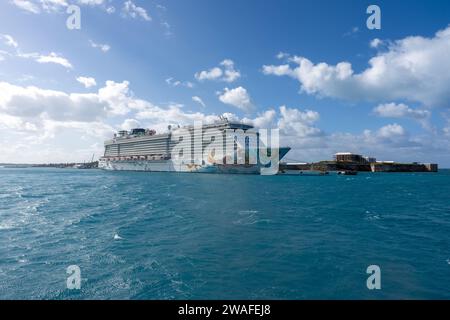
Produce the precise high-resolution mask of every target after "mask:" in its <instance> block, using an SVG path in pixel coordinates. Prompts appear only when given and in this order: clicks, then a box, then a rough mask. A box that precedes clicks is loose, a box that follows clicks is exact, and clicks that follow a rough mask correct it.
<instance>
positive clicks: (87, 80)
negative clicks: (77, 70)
mask: <svg viewBox="0 0 450 320" xmlns="http://www.w3.org/2000/svg"><path fill="white" fill-rule="evenodd" d="M77 81H78V82H79V83H81V84H82V85H84V87H85V88H90V87H95V86H96V85H97V82H96V81H95V79H94V78H92V77H78V78H77Z"/></svg>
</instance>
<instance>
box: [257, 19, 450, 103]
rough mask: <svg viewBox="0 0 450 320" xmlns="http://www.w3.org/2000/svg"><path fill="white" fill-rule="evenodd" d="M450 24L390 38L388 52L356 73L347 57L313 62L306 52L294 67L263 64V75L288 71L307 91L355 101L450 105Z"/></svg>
mask: <svg viewBox="0 0 450 320" xmlns="http://www.w3.org/2000/svg"><path fill="white" fill-rule="evenodd" d="M448 52H450V26H449V27H448V28H446V29H444V30H441V31H439V32H437V33H436V35H435V36H434V37H433V38H425V37H420V36H415V37H407V38H404V39H401V40H398V41H395V42H393V43H391V44H390V45H389V47H388V50H387V51H386V52H382V53H378V54H377V55H376V56H375V57H373V58H372V59H370V60H369V64H370V67H369V68H367V69H366V70H364V71H362V72H361V73H355V72H354V71H353V69H352V65H351V64H350V63H349V62H340V63H338V64H337V65H329V64H327V63H319V64H314V63H312V62H311V61H310V60H308V59H306V58H304V57H293V58H291V59H290V61H291V63H293V64H294V66H293V67H291V66H290V65H288V67H286V65H282V66H273V65H272V66H270V65H269V66H264V67H263V72H264V73H265V74H274V75H277V76H281V75H286V76H289V77H292V78H294V79H296V80H298V81H299V83H300V86H301V90H302V91H303V92H305V93H308V94H316V95H319V96H326V97H333V98H340V99H346V100H352V101H365V100H366V101H378V102H386V100H387V101H395V100H397V99H401V100H407V101H412V102H418V103H421V104H423V105H425V106H427V107H438V106H444V107H450V90H449V89H448V88H449V87H448V83H450V59H449V55H448Z"/></svg>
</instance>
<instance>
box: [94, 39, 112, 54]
mask: <svg viewBox="0 0 450 320" xmlns="http://www.w3.org/2000/svg"><path fill="white" fill-rule="evenodd" d="M89 43H90V44H91V47H92V48H95V49H100V50H101V51H103V52H108V51H109V50H110V49H111V46H110V45H108V44H100V43H95V42H94V41H92V40H89Z"/></svg>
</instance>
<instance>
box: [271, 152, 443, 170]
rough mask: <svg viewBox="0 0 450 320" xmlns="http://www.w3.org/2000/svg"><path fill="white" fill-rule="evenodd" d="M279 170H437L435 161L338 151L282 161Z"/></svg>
mask: <svg viewBox="0 0 450 320" xmlns="http://www.w3.org/2000/svg"><path fill="white" fill-rule="evenodd" d="M280 169H281V170H300V171H322V172H328V171H358V172H437V171H438V165H437V164H436V163H419V162H412V163H400V162H395V161H377V159H376V158H374V157H369V156H363V155H360V154H356V153H351V152H338V153H336V154H334V159H333V160H326V161H319V162H312V163H284V164H280Z"/></svg>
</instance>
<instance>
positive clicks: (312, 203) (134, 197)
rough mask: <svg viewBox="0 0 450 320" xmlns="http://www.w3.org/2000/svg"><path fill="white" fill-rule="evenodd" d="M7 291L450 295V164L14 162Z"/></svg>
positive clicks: (8, 188)
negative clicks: (51, 165)
mask: <svg viewBox="0 0 450 320" xmlns="http://www.w3.org/2000/svg"><path fill="white" fill-rule="evenodd" d="M374 264H375V265H378V266H380V268H381V286H382V288H381V290H368V289H367V287H366V279H367V277H368V274H366V268H367V267H368V266H369V265H374ZM70 265H78V266H79V267H80V269H81V277H82V283H81V290H69V289H67V288H66V279H67V277H68V275H67V274H66V268H67V267H68V266H70ZM0 298H3V299H16V298H18V299H213V298H214V299H231V298H234V299H394V298H396V299H404V298H413V299H418V298H425V299H431V298H437V299H449V298H450V171H446V170H442V171H440V172H439V173H436V174H432V173H415V174H400V173H399V174H369V173H367V174H359V175H357V176H336V175H332V176H323V177H311V176H309V177H307V176H303V177H295V176H268V177H267V176H266V177H264V176H244V175H212V174H176V173H132V172H103V171H99V170H86V171H84V170H74V169H34V168H33V169H6V168H3V169H0Z"/></svg>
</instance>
